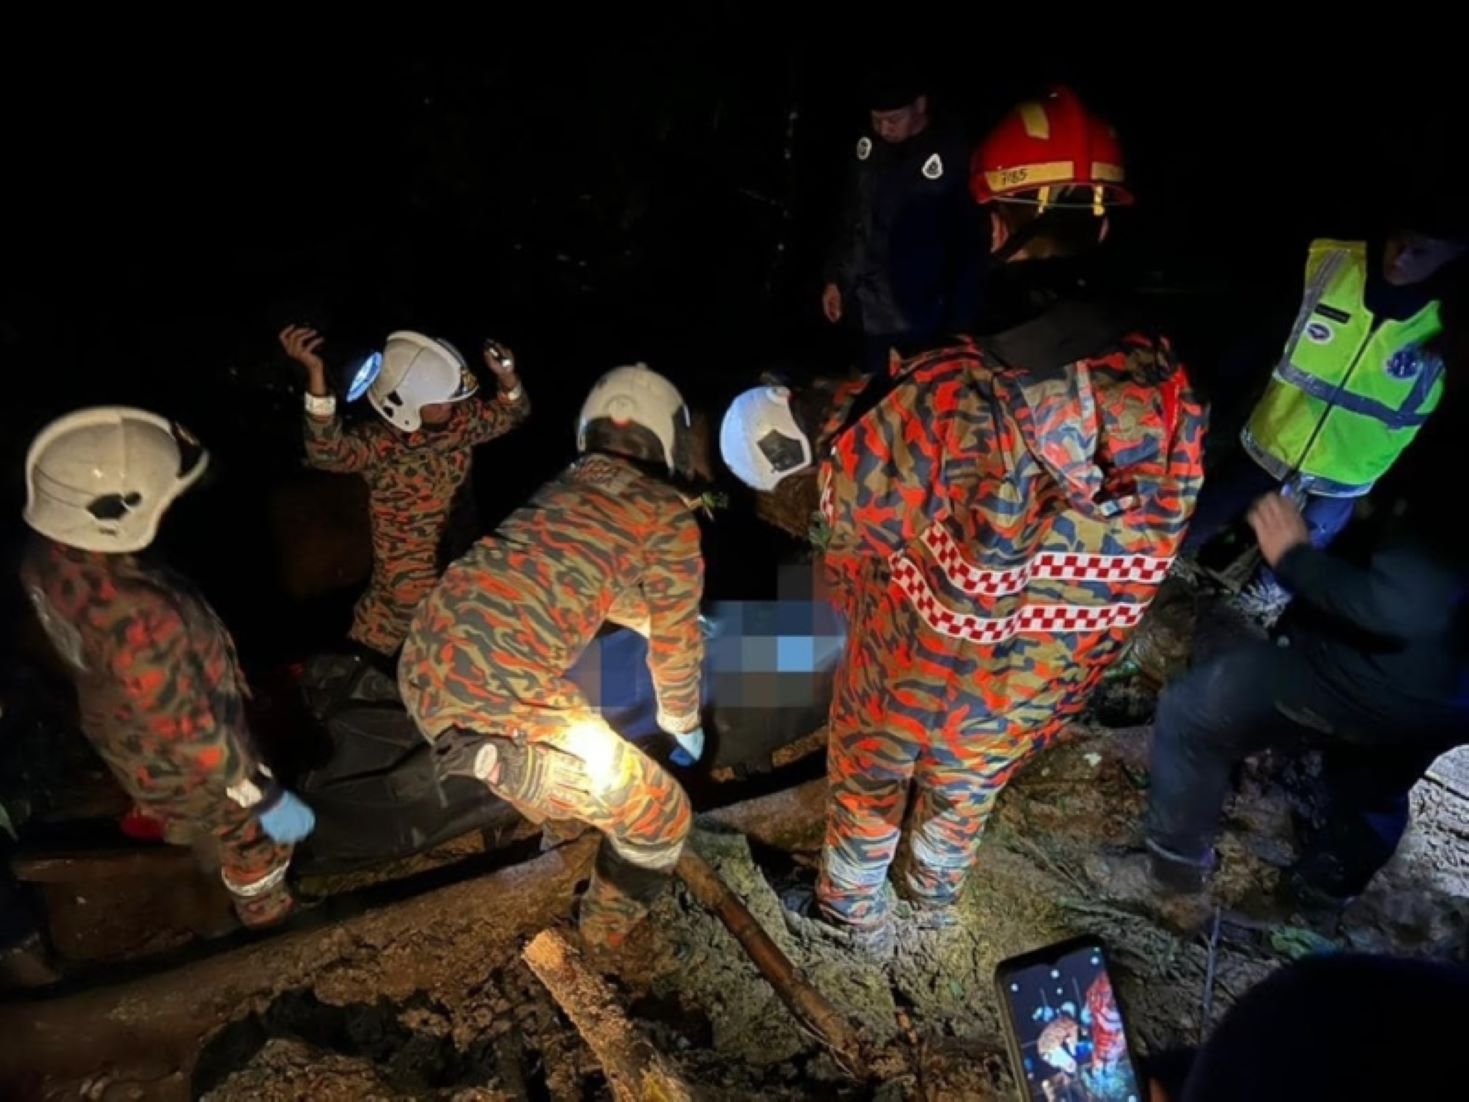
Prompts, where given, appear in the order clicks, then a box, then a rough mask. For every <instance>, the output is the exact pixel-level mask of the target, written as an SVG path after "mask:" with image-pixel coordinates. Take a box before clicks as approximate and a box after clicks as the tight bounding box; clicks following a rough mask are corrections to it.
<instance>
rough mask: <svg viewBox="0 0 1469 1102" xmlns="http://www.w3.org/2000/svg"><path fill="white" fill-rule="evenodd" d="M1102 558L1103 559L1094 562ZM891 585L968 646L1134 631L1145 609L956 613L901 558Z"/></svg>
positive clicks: (1029, 608)
mask: <svg viewBox="0 0 1469 1102" xmlns="http://www.w3.org/2000/svg"><path fill="white" fill-rule="evenodd" d="M1098 557H1104V556H1098ZM892 566H893V581H895V582H897V584H898V586H899V588H901V589H902V590H903V592H904V593H906V594H907V595H908V599H909V600H910V601H911V602H912V604H913V607H914V609H915V610H916V611H917V612H918V615H919V616H920V617H921V618H922V620H923V622H924V623H925V624H927V625H928V626H929V627H930V628H932V629H933V630H934V631H937V632H940V633H941V634H943V635H948V636H951V637H952V638H955V639H963V640H966V641H967V642H971V643H1001V642H1004V641H1005V640H1006V639H1010V638H1012V637H1014V636H1016V635H1049V634H1056V633H1059V632H1068V631H1107V630H1109V629H1111V628H1127V627H1133V626H1135V625H1136V624H1137V623H1138V621H1139V620H1141V619H1142V617H1143V612H1144V610H1145V609H1146V608H1147V604H1146V603H1137V602H1126V603H1120V604H1106V605H1039V604H1037V605H1026V606H1025V607H1024V608H1021V609H1020V610H1019V611H1017V612H1014V613H1012V614H1011V615H1009V616H977V615H975V614H974V613H969V612H956V611H955V610H954V609H951V608H949V607H948V606H946V605H945V604H944V603H943V602H942V601H940V600H939V599H938V598H937V597H936V596H934V592H933V590H932V589H930V588H929V585H928V582H926V581H925V580H924V578H923V574H922V572H921V571H920V570H919V569H918V566H917V564H915V563H914V562H913V560H912V559H909V558H908V557H907V556H906V555H895V556H894V557H893V560H892Z"/></svg>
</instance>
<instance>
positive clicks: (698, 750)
mask: <svg viewBox="0 0 1469 1102" xmlns="http://www.w3.org/2000/svg"><path fill="white" fill-rule="evenodd" d="M668 733H669V734H670V735H672V736H673V741H674V742H676V743H678V749H676V750H674V752H673V753H671V754H669V755H668V757H669V760H670V761H672V762H673V764H674V765H684V766H688V765H693V764H694V762H696V761H698V760H699V759H700V758H702V757H703V756H704V728H702V727H695V728H694V729H693V730H692V731H689V732H687V733H686V734H682V735H678V734H674V733H673V732H672V731H669V732H668Z"/></svg>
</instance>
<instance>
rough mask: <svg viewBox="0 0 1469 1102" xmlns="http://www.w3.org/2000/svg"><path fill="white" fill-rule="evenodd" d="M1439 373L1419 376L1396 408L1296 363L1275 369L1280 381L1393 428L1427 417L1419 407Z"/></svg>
mask: <svg viewBox="0 0 1469 1102" xmlns="http://www.w3.org/2000/svg"><path fill="white" fill-rule="evenodd" d="M1439 374H1440V372H1439V371H1438V370H1435V369H1433V368H1430V369H1428V370H1425V371H1423V372H1422V373H1421V374H1420V375H1419V376H1418V381H1417V382H1416V383H1415V384H1414V386H1413V392H1412V393H1411V394H1410V395H1409V396H1408V399H1407V400H1406V401H1405V402H1404V403H1403V407H1402V408H1401V409H1393V407H1392V406H1390V405H1387V404H1386V403H1384V402H1379V401H1377V400H1376V399H1375V398H1368V397H1366V396H1364V395H1361V394H1353V393H1352V392H1351V391H1349V390H1347V389H1345V388H1344V387H1342V386H1340V385H1338V384H1336V383H1329V382H1327V381H1326V380H1325V379H1322V378H1319V377H1317V376H1315V375H1310V374H1307V373H1306V372H1304V371H1302V370H1301V369H1300V368H1299V367H1297V366H1296V365H1295V364H1293V363H1289V362H1285V363H1281V364H1280V365H1279V366H1278V367H1277V368H1276V369H1275V378H1276V379H1278V380H1279V381H1280V382H1282V383H1285V384H1287V385H1288V386H1293V387H1295V388H1296V389H1297V390H1304V391H1305V392H1306V393H1307V394H1309V395H1310V396H1311V397H1312V398H1319V399H1321V401H1323V402H1328V403H1330V404H1331V405H1333V406H1336V407H1338V408H1340V409H1344V410H1348V411H1350V412H1352V413H1360V414H1361V415H1362V416H1363V417H1371V418H1372V419H1373V420H1374V421H1381V422H1382V423H1383V424H1384V425H1386V426H1387V427H1388V428H1390V429H1405V428H1416V427H1418V426H1419V425H1421V424H1423V422H1425V421H1427V420H1428V413H1420V412H1419V407H1421V406H1422V405H1423V403H1424V402H1426V401H1427V400H1428V395H1429V393H1430V392H1431V391H1432V390H1433V385H1434V384H1435V383H1436V382H1438V377H1439Z"/></svg>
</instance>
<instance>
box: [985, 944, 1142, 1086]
mask: <svg viewBox="0 0 1469 1102" xmlns="http://www.w3.org/2000/svg"><path fill="white" fill-rule="evenodd" d="M995 988H996V990H997V991H998V993H999V996H1000V1005H1001V1006H1002V1007H1004V1011H1005V1012H1004V1014H1003V1015H1001V1017H1002V1018H1003V1019H1004V1023H1005V1034H1006V1037H1007V1038H1008V1040H1009V1042H1010V1063H1011V1065H1012V1070H1013V1071H1014V1074H1015V1082H1016V1085H1017V1088H1018V1095H1017V1097H1019V1098H1020V1099H1022V1100H1023V1102H1032V1100H1034V1102H1145V1099H1146V1095H1145V1093H1144V1089H1143V1081H1142V1080H1141V1079H1140V1078H1139V1076H1138V1074H1137V1069H1136V1067H1135V1065H1134V1063H1133V1059H1132V1051H1131V1049H1130V1047H1129V1046H1128V1042H1127V1029H1126V1027H1125V1025H1124V1023H1123V1017H1122V1007H1121V1005H1120V1004H1119V1003H1118V1001H1117V993H1116V989H1115V988H1114V987H1113V985H1112V977H1111V974H1110V973H1109V972H1108V970H1107V951H1106V948H1105V947H1104V946H1103V945H1102V943H1101V941H1100V940H1098V939H1097V938H1095V937H1079V938H1073V939H1071V940H1069V941H1062V942H1058V943H1056V944H1055V945H1047V946H1045V947H1044V948H1041V949H1037V950H1035V951H1034V952H1031V953H1025V954H1022V955H1021V956H1018V957H1010V958H1009V959H1008V960H1002V961H1001V962H1000V963H999V965H998V966H997V967H996V968H995Z"/></svg>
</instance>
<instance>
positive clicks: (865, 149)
mask: <svg viewBox="0 0 1469 1102" xmlns="http://www.w3.org/2000/svg"><path fill="white" fill-rule="evenodd" d="M871 156H872V139H871V138H869V137H868V136H867V135H865V134H864V135H862V137H860V138H858V139H857V160H859V161H865V160H867V158H868V157H871Z"/></svg>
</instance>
